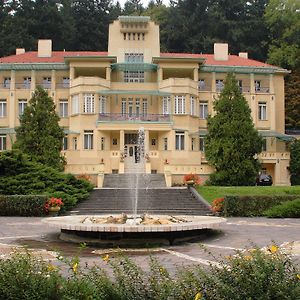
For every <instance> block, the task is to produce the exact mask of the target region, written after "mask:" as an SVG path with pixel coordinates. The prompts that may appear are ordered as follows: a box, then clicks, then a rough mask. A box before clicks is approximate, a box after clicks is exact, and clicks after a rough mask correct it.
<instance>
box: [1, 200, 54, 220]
mask: <svg viewBox="0 0 300 300" xmlns="http://www.w3.org/2000/svg"><path fill="white" fill-rule="evenodd" d="M47 199H48V197H47V196H45V195H40V196H36V195H0V215H1V216H25V217H30V216H35V217H37V216H42V215H44V214H45V210H44V205H45V203H46V201H47Z"/></svg>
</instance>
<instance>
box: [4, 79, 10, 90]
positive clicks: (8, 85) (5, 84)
mask: <svg viewBox="0 0 300 300" xmlns="http://www.w3.org/2000/svg"><path fill="white" fill-rule="evenodd" d="M10 84H11V78H10V77H4V80H3V87H4V88H5V89H9V88H10Z"/></svg>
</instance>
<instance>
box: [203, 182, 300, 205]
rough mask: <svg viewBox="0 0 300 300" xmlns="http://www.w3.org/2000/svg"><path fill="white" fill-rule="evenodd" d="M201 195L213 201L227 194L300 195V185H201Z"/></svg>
mask: <svg viewBox="0 0 300 300" xmlns="http://www.w3.org/2000/svg"><path fill="white" fill-rule="evenodd" d="M198 192H199V193H200V195H201V196H202V197H203V198H204V199H205V200H207V201H208V202H210V203H212V201H213V200H214V199H215V198H221V197H224V196H226V195H286V194H289V195H297V194H298V195H299V196H300V185H297V186H230V187H228V186H205V185H202V186H199V187H198Z"/></svg>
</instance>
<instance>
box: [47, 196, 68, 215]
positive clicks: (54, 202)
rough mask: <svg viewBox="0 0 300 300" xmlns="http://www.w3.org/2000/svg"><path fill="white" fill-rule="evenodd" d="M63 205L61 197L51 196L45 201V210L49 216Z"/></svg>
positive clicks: (55, 213)
mask: <svg viewBox="0 0 300 300" xmlns="http://www.w3.org/2000/svg"><path fill="white" fill-rule="evenodd" d="M63 205H64V203H63V202H62V200H61V198H54V197H51V198H50V199H49V200H48V201H47V202H46V203H45V210H46V212H47V213H48V214H49V215H50V216H56V215H57V214H58V212H59V211H60V209H61V207H62V206H63Z"/></svg>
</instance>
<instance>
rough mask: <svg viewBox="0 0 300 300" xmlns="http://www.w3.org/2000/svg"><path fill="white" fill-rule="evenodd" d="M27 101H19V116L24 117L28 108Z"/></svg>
mask: <svg viewBox="0 0 300 300" xmlns="http://www.w3.org/2000/svg"><path fill="white" fill-rule="evenodd" d="M27 104H28V102H27V99H19V103H18V108H19V116H22V115H23V113H24V110H25V108H26V107H27Z"/></svg>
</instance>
